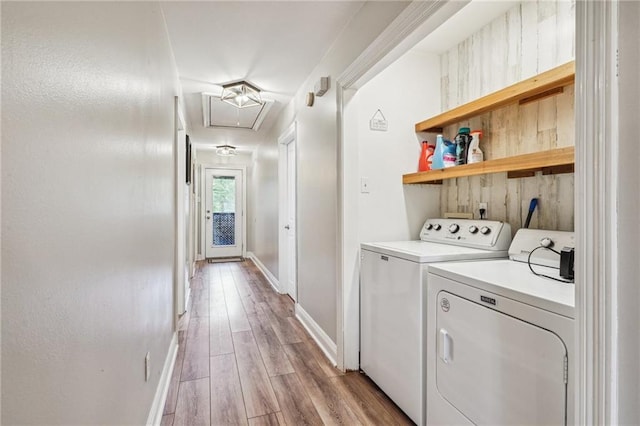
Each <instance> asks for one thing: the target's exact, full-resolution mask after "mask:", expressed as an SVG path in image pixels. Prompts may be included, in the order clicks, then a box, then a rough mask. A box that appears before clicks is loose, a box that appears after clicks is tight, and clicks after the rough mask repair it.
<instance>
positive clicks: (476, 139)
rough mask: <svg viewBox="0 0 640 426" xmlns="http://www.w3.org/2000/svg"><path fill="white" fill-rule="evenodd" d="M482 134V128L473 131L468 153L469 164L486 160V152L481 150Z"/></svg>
mask: <svg viewBox="0 0 640 426" xmlns="http://www.w3.org/2000/svg"><path fill="white" fill-rule="evenodd" d="M480 136H482V130H474V131H472V132H471V137H472V139H471V143H470V144H469V153H468V154H467V164H473V163H479V162H481V161H484V154H483V153H482V150H480Z"/></svg>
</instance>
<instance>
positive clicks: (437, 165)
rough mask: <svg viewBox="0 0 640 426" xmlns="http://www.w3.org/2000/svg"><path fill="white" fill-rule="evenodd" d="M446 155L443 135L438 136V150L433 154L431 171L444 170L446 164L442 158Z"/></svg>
mask: <svg viewBox="0 0 640 426" xmlns="http://www.w3.org/2000/svg"><path fill="white" fill-rule="evenodd" d="M443 154H444V139H443V138H442V135H437V136H436V150H435V151H434V152H433V157H432V158H433V161H432V162H431V169H432V170H438V169H443V168H444V163H443V162H442V156H443Z"/></svg>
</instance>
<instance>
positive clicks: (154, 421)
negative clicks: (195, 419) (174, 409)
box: [146, 333, 178, 426]
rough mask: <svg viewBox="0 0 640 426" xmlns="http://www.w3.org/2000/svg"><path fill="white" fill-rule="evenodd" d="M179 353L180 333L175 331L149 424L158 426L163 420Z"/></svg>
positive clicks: (148, 420)
mask: <svg viewBox="0 0 640 426" xmlns="http://www.w3.org/2000/svg"><path fill="white" fill-rule="evenodd" d="M177 355H178V333H173V338H172V339H171V343H170V344H169V351H168V352H167V357H166V358H165V360H164V367H163V368H162V374H161V375H160V381H159V382H158V387H157V388H156V394H155V396H154V397H153V402H152V404H151V409H150V410H149V416H148V417H147V423H146V424H147V425H149V426H158V425H160V422H161V421H162V414H163V411H164V404H165V401H166V400H167V394H168V393H169V386H170V385H171V376H172V375H173V367H174V365H175V363H176V357H177Z"/></svg>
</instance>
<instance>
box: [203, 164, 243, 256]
mask: <svg viewBox="0 0 640 426" xmlns="http://www.w3.org/2000/svg"><path fill="white" fill-rule="evenodd" d="M199 167H200V200H201V202H200V253H202V256H203V258H204V259H206V258H207V223H206V220H207V219H206V218H207V215H206V213H207V202H206V201H207V194H206V193H205V192H204V191H205V190H206V187H207V169H216V170H240V171H241V173H242V257H243V258H246V257H247V166H237V165H228V166H222V165H220V164H206V163H202V164H200V165H199Z"/></svg>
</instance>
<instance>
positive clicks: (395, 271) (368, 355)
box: [360, 219, 511, 425]
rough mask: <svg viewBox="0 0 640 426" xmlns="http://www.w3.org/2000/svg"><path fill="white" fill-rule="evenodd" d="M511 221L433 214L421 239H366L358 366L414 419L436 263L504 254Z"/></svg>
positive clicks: (419, 408) (420, 420)
mask: <svg viewBox="0 0 640 426" xmlns="http://www.w3.org/2000/svg"><path fill="white" fill-rule="evenodd" d="M510 241H511V228H510V226H509V224H506V223H502V222H495V221H488V220H482V221H480V220H461V219H429V220H427V221H426V222H425V224H424V226H423V228H422V231H421V232H420V240H418V241H397V242H381V243H366V244H362V250H361V267H360V274H361V275H360V368H361V369H362V371H364V372H365V373H366V374H367V375H368V376H369V377H370V378H371V379H372V380H373V381H374V382H375V383H376V384H377V385H378V386H379V387H380V388H381V389H382V390H383V391H384V392H385V393H386V394H387V395H388V396H389V397H390V398H391V399H392V400H393V401H394V402H395V403H396V404H397V405H398V406H399V407H400V408H401V409H402V410H403V411H404V412H405V413H406V414H407V415H408V416H409V417H410V418H411V419H412V420H413V421H414V422H416V423H417V424H419V425H422V424H424V423H425V419H426V418H425V411H424V405H425V393H424V386H425V384H424V379H423V378H424V374H423V366H424V356H423V350H422V348H423V344H422V336H423V332H424V331H423V324H425V314H424V309H423V307H424V303H425V296H426V287H424V280H425V279H426V277H427V272H426V268H427V265H428V264H432V263H434V262H449V261H461V260H478V259H491V258H493V259H495V258H506V257H507V249H508V247H509V243H510Z"/></svg>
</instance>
